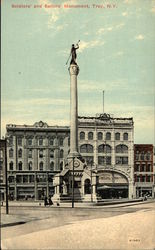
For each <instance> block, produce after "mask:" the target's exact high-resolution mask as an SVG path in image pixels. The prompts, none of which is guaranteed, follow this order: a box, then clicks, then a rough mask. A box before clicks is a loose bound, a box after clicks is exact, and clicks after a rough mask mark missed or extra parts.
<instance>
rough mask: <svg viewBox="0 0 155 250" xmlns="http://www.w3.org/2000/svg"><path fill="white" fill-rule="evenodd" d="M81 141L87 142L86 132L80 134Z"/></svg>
mask: <svg viewBox="0 0 155 250" xmlns="http://www.w3.org/2000/svg"><path fill="white" fill-rule="evenodd" d="M80 140H85V132H80Z"/></svg>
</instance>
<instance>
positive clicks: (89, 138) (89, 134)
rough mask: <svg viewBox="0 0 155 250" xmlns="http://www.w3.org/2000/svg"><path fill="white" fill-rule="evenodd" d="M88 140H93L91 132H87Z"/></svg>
mask: <svg viewBox="0 0 155 250" xmlns="http://www.w3.org/2000/svg"><path fill="white" fill-rule="evenodd" d="M88 140H93V132H89V133H88Z"/></svg>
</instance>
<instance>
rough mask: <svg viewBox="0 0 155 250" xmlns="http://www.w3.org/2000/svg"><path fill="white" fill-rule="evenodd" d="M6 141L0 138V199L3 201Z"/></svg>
mask: <svg viewBox="0 0 155 250" xmlns="http://www.w3.org/2000/svg"><path fill="white" fill-rule="evenodd" d="M5 147H6V141H5V140H4V139H1V140H0V200H1V201H3V200H4V198H5V195H6V193H5V190H6V185H5V183H6V178H5V160H6V157H5V154H6V149H5Z"/></svg>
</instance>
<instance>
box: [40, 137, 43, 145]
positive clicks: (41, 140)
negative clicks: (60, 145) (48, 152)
mask: <svg viewBox="0 0 155 250" xmlns="http://www.w3.org/2000/svg"><path fill="white" fill-rule="evenodd" d="M42 145H43V139H42V138H40V139H39V146H42Z"/></svg>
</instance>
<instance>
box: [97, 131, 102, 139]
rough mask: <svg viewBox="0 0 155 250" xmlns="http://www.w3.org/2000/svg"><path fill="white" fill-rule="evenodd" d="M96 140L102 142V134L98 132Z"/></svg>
mask: <svg viewBox="0 0 155 250" xmlns="http://www.w3.org/2000/svg"><path fill="white" fill-rule="evenodd" d="M97 139H98V140H103V134H102V132H98V134H97Z"/></svg>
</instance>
